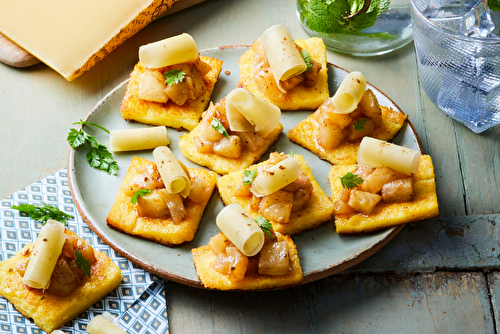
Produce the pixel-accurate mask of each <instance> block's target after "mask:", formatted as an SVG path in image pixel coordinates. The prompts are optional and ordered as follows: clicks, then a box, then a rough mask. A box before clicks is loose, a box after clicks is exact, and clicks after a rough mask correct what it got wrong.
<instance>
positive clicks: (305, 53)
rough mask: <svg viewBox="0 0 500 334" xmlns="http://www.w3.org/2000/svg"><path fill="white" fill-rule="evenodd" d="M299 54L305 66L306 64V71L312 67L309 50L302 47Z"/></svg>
mask: <svg viewBox="0 0 500 334" xmlns="http://www.w3.org/2000/svg"><path fill="white" fill-rule="evenodd" d="M300 55H301V56H302V59H304V62H305V63H306V66H307V69H306V72H307V71H309V70H310V69H311V67H312V64H311V55H310V54H309V52H308V51H307V50H306V49H302V51H300Z"/></svg>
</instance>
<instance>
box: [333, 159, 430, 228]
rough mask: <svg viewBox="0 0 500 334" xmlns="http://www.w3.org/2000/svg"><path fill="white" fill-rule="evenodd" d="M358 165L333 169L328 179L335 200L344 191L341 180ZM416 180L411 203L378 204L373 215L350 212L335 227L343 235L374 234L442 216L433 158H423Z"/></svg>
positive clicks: (338, 216) (340, 166)
mask: <svg viewBox="0 0 500 334" xmlns="http://www.w3.org/2000/svg"><path fill="white" fill-rule="evenodd" d="M356 167H357V165H355V164H354V165H335V166H332V168H331V171H330V174H329V176H328V180H329V182H330V188H331V198H332V200H336V199H338V198H339V197H340V194H341V192H342V189H343V188H342V185H341V181H340V177H342V176H344V175H345V174H346V173H347V172H353V171H354V170H355V169H356ZM411 178H412V181H413V192H414V193H413V198H412V201H411V202H403V203H384V202H381V203H378V204H377V206H376V207H375V210H374V211H373V212H372V213H371V214H369V215H366V214H362V213H350V214H335V227H336V230H337V233H339V234H351V233H361V232H371V231H375V230H380V229H384V228H388V227H393V226H397V225H401V224H406V223H409V222H415V221H419V220H423V219H429V218H433V217H436V216H438V215H439V207H438V201H437V194H436V180H435V178H436V176H435V174H434V167H433V165H432V159H431V157H430V156H428V155H423V156H422V159H421V162H420V166H419V168H418V171H417V172H416V173H413V174H412V175H411Z"/></svg>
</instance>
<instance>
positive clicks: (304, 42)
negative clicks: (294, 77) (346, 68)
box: [238, 37, 329, 110]
mask: <svg viewBox="0 0 500 334" xmlns="http://www.w3.org/2000/svg"><path fill="white" fill-rule="evenodd" d="M295 43H296V44H297V45H298V46H300V47H301V48H302V49H305V50H307V52H309V55H310V56H311V58H312V59H314V60H315V61H317V62H319V63H320V64H321V70H320V71H319V73H318V77H317V80H316V83H315V85H314V86H312V87H305V86H303V85H297V86H296V87H294V88H292V89H291V90H290V91H289V92H288V93H287V94H285V98H284V99H280V100H276V99H274V100H273V99H271V98H270V97H269V96H268V95H267V94H265V93H264V92H262V91H261V90H260V89H259V87H258V85H257V83H256V81H255V73H254V66H255V61H254V56H255V51H254V50H253V49H250V50H248V51H246V52H245V53H244V54H243V55H242V56H241V57H240V59H239V60H238V65H239V68H240V81H239V83H238V86H239V87H241V88H244V89H246V90H248V91H249V92H250V93H251V94H253V95H254V96H257V97H260V98H262V99H264V100H266V101H268V102H271V103H273V104H275V105H276V106H278V107H279V108H280V109H281V110H314V109H316V108H318V107H319V106H320V105H321V103H323V101H325V100H326V99H327V98H328V97H329V90H328V67H327V58H326V47H325V44H324V43H323V40H322V39H321V38H318V37H311V38H309V39H298V40H296V41H295Z"/></svg>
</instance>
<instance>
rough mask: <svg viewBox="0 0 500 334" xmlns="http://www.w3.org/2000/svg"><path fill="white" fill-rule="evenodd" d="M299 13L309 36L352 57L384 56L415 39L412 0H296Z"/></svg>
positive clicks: (331, 48) (299, 17)
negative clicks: (411, 12) (411, 9)
mask: <svg viewBox="0 0 500 334" xmlns="http://www.w3.org/2000/svg"><path fill="white" fill-rule="evenodd" d="M297 16H298V19H299V21H300V23H301V24H302V27H303V28H304V30H305V31H306V32H307V33H308V34H309V35H311V36H316V37H321V38H322V39H323V41H324V42H325V45H326V46H327V47H328V48H329V49H330V50H332V51H336V52H340V53H345V54H350V55H353V56H359V57H370V56H380V55H384V54H387V53H389V52H392V51H394V50H397V49H400V48H402V47H404V46H405V45H407V44H408V43H410V42H411V41H412V38H413V31H412V23H411V14H410V0H348V1H343V0H297Z"/></svg>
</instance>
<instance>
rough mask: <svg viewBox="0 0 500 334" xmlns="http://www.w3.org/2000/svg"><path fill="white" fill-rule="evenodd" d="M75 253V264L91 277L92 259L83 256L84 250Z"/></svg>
mask: <svg viewBox="0 0 500 334" xmlns="http://www.w3.org/2000/svg"><path fill="white" fill-rule="evenodd" d="M74 253H75V264H76V266H77V267H78V268H80V269H81V270H83V272H84V273H85V275H87V277H88V278H90V261H89V260H87V259H85V258H84V257H83V256H82V252H77V251H74Z"/></svg>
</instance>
